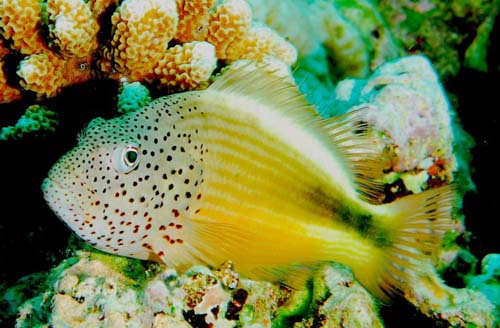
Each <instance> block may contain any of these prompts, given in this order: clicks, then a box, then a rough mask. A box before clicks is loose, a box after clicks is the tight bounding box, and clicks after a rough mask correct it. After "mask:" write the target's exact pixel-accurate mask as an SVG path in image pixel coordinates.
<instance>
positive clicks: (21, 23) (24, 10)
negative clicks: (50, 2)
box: [0, 0, 46, 54]
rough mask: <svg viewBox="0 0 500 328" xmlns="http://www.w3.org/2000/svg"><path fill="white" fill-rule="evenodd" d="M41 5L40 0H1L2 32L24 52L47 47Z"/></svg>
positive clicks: (15, 46) (36, 50)
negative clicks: (42, 25) (43, 31)
mask: <svg viewBox="0 0 500 328" xmlns="http://www.w3.org/2000/svg"><path fill="white" fill-rule="evenodd" d="M41 5H42V3H41V1H39V0H2V1H0V18H1V19H0V33H1V34H2V36H3V37H4V38H5V39H6V40H9V41H10V42H12V47H13V48H14V49H15V50H17V51H19V52H20V53H22V54H33V53H38V52H40V51H43V50H44V49H46V46H45V43H44V42H43V38H42V35H41V28H40V26H41V22H42V19H41V16H40V11H41Z"/></svg>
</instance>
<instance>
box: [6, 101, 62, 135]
mask: <svg viewBox="0 0 500 328" xmlns="http://www.w3.org/2000/svg"><path fill="white" fill-rule="evenodd" d="M58 125H59V121H58V120H57V114H56V113H55V112H53V111H51V110H49V109H48V108H47V107H45V106H41V105H31V106H29V107H28V108H27V109H26V111H25V113H24V114H23V115H22V116H21V117H20V118H19V120H18V121H17V122H16V124H15V125H14V126H5V127H2V129H1V130H0V140H20V139H23V138H25V137H28V136H31V137H35V138H36V137H41V136H43V135H46V134H48V133H51V132H54V131H55V130H56V128H57V127H58Z"/></svg>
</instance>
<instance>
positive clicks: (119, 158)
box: [42, 114, 169, 259]
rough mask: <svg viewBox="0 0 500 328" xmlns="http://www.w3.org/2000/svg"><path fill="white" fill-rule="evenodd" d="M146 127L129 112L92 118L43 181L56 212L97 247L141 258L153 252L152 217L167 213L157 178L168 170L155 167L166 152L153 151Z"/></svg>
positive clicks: (164, 188)
mask: <svg viewBox="0 0 500 328" xmlns="http://www.w3.org/2000/svg"><path fill="white" fill-rule="evenodd" d="M150 130H153V129H151V126H150V125H149V128H148V124H147V123H146V124H141V122H139V123H138V118H137V115H132V114H131V115H124V116H121V117H117V118H115V119H111V120H105V119H102V118H97V119H94V120H93V121H91V122H90V123H89V124H88V126H87V128H86V129H85V130H84V131H83V132H82V133H81V134H80V136H79V138H78V139H79V140H78V144H77V145H76V146H75V147H74V148H73V149H72V150H70V151H69V152H68V153H66V154H65V155H63V156H62V157H61V158H60V159H59V160H58V161H57V162H56V163H55V165H54V166H53V167H52V168H51V169H50V171H49V173H48V177H47V178H46V179H45V180H44V182H43V184H42V191H43V194H44V198H45V200H46V201H47V203H48V205H49V207H50V208H51V209H52V210H53V211H54V212H55V214H56V215H57V216H58V217H59V218H60V219H61V220H62V221H64V222H65V223H66V224H67V225H68V226H69V228H71V229H72V230H73V231H74V232H76V233H77V234H78V235H79V236H80V237H81V238H82V239H83V240H85V241H87V242H89V243H90V244H91V245H92V246H94V247H96V248H98V249H100V250H103V251H106V252H110V253H114V254H118V255H124V256H129V257H134V258H140V259H150V258H152V256H154V255H155V254H154V253H152V246H151V245H150V242H149V241H148V240H149V239H151V238H152V237H153V235H154V233H153V228H156V230H158V227H157V226H158V224H156V223H157V222H154V220H156V221H157V220H158V219H159V218H161V217H162V213H165V212H167V209H166V208H165V207H166V206H164V204H165V203H164V201H163V199H164V198H166V195H167V193H168V192H169V190H168V184H167V183H156V182H155V181H161V180H163V179H162V176H163V178H166V173H167V172H166V171H161V170H159V166H160V165H161V161H162V160H165V159H164V158H165V156H160V153H159V152H158V151H156V154H155V150H156V149H157V148H154V147H153V145H154V143H153V141H152V139H156V138H153V136H152V133H153V131H150ZM144 136H146V137H144ZM147 136H149V137H151V139H149V141H148V137H147ZM153 148H154V149H153ZM160 157H161V158H162V159H160ZM163 216H165V215H163Z"/></svg>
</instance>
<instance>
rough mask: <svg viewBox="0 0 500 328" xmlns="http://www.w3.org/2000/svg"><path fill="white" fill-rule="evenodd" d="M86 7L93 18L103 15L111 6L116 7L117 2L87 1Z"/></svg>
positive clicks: (113, 0)
mask: <svg viewBox="0 0 500 328" xmlns="http://www.w3.org/2000/svg"><path fill="white" fill-rule="evenodd" d="M87 3H88V5H89V7H90V9H91V10H92V13H93V14H94V16H95V17H99V16H100V15H102V14H104V13H105V12H106V10H107V9H108V8H110V7H111V6H114V7H118V4H119V1H118V0H89V1H88V2H87Z"/></svg>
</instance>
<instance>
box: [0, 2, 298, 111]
mask: <svg viewBox="0 0 500 328" xmlns="http://www.w3.org/2000/svg"><path fill="white" fill-rule="evenodd" d="M108 25H109V26H108ZM108 30H109V31H108ZM0 34H1V36H2V38H3V39H4V40H6V41H7V42H6V44H8V45H9V47H8V48H7V47H3V48H1V49H0V50H2V52H0V58H2V55H1V54H2V53H15V54H20V55H21V56H19V57H20V58H19V60H18V61H17V68H16V69H15V70H14V71H15V72H16V74H15V76H14V80H15V79H17V81H12V80H13V77H12V76H9V78H7V77H6V75H5V72H4V71H5V70H4V69H3V65H1V64H4V63H3V61H2V62H0V86H2V93H0V96H1V98H0V103H8V102H12V101H14V100H17V99H19V97H20V95H21V93H20V91H22V90H29V91H31V92H34V93H35V94H36V95H37V96H38V98H39V99H42V98H46V97H53V96H55V95H57V94H58V93H59V92H60V90H61V88H63V87H65V86H68V85H71V84H74V83H79V82H83V81H87V80H90V79H91V78H92V77H95V76H98V77H104V78H111V79H115V80H118V79H122V78H126V79H127V80H128V81H130V82H132V81H141V82H142V81H144V82H149V83H154V84H158V85H159V86H160V87H166V88H167V89H169V90H170V89H171V90H186V89H194V88H198V87H200V86H203V85H204V84H206V83H207V82H208V80H209V78H210V76H211V75H212V72H213V71H214V70H215V68H216V66H217V60H218V59H220V60H224V61H225V62H232V61H235V60H239V59H254V60H258V61H261V60H264V59H265V57H274V58H277V59H280V60H282V61H284V62H285V63H287V64H288V65H291V64H293V63H294V62H295V60H296V57H297V54H296V50H295V48H294V47H293V46H292V45H291V44H289V43H288V42H287V41H285V40H284V39H283V38H282V37H280V36H279V35H278V34H276V33H275V32H274V31H272V30H271V29H269V28H267V27H265V26H260V25H256V24H254V23H252V12H251V10H250V7H249V6H248V4H247V3H246V2H245V1H244V0H224V1H215V0H203V1H195V0H144V1H143V0H124V1H122V2H121V3H120V4H118V2H117V1H115V0H93V1H88V2H86V1H83V0H47V1H46V2H44V3H43V5H42V4H41V3H40V2H39V1H35V0H5V1H2V2H1V3H0ZM106 35H107V36H106ZM98 36H99V37H98ZM4 55H5V54H4ZM14 64H15V63H14ZM19 86H20V87H21V88H22V89H16V88H17V87H19ZM4 90H6V91H4Z"/></svg>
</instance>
